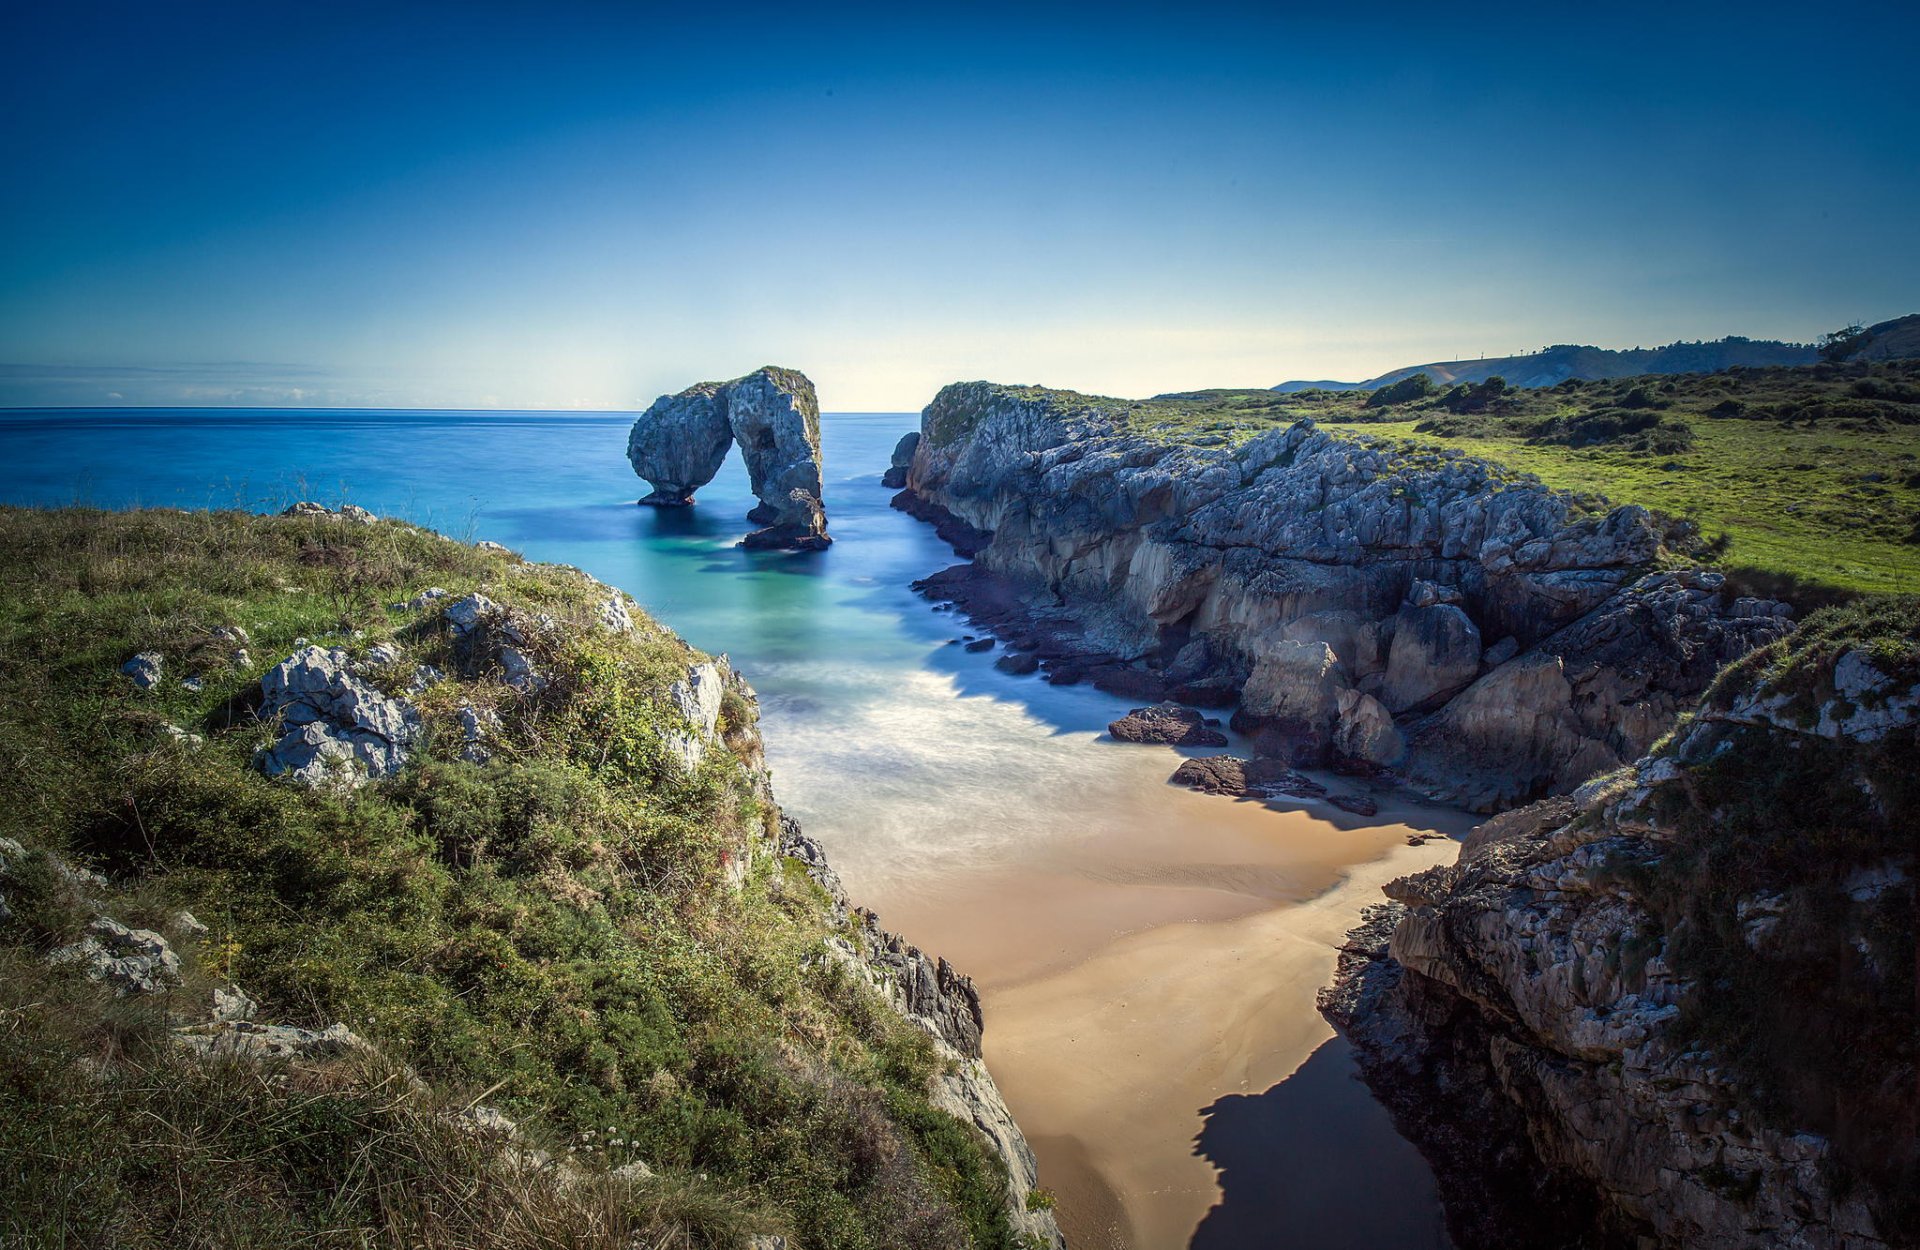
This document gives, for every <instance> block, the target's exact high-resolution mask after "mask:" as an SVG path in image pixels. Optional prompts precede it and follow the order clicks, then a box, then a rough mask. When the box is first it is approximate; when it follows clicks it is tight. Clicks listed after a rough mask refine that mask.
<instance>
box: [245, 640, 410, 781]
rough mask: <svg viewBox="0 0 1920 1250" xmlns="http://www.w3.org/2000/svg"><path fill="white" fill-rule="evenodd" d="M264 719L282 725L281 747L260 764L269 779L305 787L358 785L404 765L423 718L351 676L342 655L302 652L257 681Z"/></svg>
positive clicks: (265, 755)
mask: <svg viewBox="0 0 1920 1250" xmlns="http://www.w3.org/2000/svg"><path fill="white" fill-rule="evenodd" d="M260 694H261V703H260V708H259V713H258V714H259V716H260V719H261V720H264V721H268V722H270V723H276V724H279V725H280V726H281V727H282V728H283V730H284V732H283V733H282V734H281V736H280V739H279V741H277V742H275V743H274V744H273V745H272V746H271V747H268V748H265V749H263V750H262V751H261V752H260V754H259V757H258V759H257V763H258V764H259V766H260V769H261V771H262V772H264V773H266V774H267V775H268V776H269V777H287V778H290V779H292V780H294V781H297V782H299V783H300V784H302V785H306V786H318V785H324V784H341V785H346V786H357V785H359V784H360V783H361V782H363V781H366V780H368V779H370V778H379V777H386V776H390V775H392V774H393V773H396V772H398V771H399V770H400V768H401V767H402V766H403V765H404V764H405V763H406V760H407V752H408V749H409V748H410V747H411V746H412V745H413V743H414V740H415V738H416V737H417V736H418V735H419V733H420V716H419V713H418V712H417V711H415V710H414V707H413V705H412V704H411V703H409V702H407V701H406V700H405V699H398V698H389V697H388V696H386V695H384V694H381V693H380V691H379V690H377V689H375V688H374V687H373V686H372V685H371V684H369V683H368V682H366V681H365V680H363V679H362V678H360V677H358V676H355V675H354V672H353V669H352V661H351V659H350V658H349V656H348V655H347V653H346V652H345V651H344V650H341V649H340V648H337V647H335V648H331V649H329V648H325V647H314V646H306V647H302V648H300V649H299V650H298V651H295V652H294V653H293V654H292V655H290V656H288V657H287V658H286V659H285V660H282V661H281V662H280V663H279V664H276V665H275V666H274V667H273V668H271V669H269V670H268V672H267V675H266V676H265V677H262V678H261V679H260Z"/></svg>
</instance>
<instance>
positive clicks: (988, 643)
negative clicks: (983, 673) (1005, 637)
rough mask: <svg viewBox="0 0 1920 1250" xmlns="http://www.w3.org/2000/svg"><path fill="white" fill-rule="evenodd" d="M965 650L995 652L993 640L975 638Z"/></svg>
mask: <svg viewBox="0 0 1920 1250" xmlns="http://www.w3.org/2000/svg"><path fill="white" fill-rule="evenodd" d="M965 649H966V650H968V651H973V652H980V651H991V650H993V639H991V638H975V639H974V640H973V641H972V642H970V643H968V644H967V645H966V648H965Z"/></svg>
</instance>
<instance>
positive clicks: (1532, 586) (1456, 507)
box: [896, 383, 1789, 810]
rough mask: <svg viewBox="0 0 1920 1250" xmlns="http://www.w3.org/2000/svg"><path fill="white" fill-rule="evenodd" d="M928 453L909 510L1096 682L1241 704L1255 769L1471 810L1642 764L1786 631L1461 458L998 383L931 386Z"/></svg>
mask: <svg viewBox="0 0 1920 1250" xmlns="http://www.w3.org/2000/svg"><path fill="white" fill-rule="evenodd" d="M921 434H922V437H921V439H920V441H919V442H918V443H917V445H916V446H915V448H914V450H913V453H912V463H911V466H910V467H909V470H908V474H907V481H908V488H907V490H906V491H904V492H903V493H902V496H901V497H900V499H898V500H896V506H899V507H902V508H903V509H905V510H907V511H909V512H912V513H913V514H914V515H917V516H923V517H926V518H929V519H933V520H935V521H936V522H937V523H939V524H940V525H941V526H942V531H941V532H942V533H943V534H949V533H950V534H955V535H964V536H965V539H966V546H965V548H964V552H963V553H964V554H971V555H972V558H973V559H974V561H975V565H976V566H977V567H979V568H980V569H982V570H983V571H984V572H986V573H988V574H991V575H994V576H997V577H1000V578H1002V579H1004V580H1005V581H1006V582H1007V583H1008V584H1010V585H1013V586H1016V587H1018V588H1020V589H1021V591H1022V592H1023V593H1024V596H1025V599H1026V601H1027V603H1028V605H1029V606H1030V609H1031V610H1032V611H1033V612H1034V613H1035V614H1036V615H1038V616H1040V617H1043V618H1044V617H1046V616H1048V615H1051V614H1057V613H1060V612H1063V611H1064V612H1066V613H1070V614H1071V615H1072V616H1073V617H1074V620H1075V624H1076V626H1077V627H1078V630H1077V633H1076V634H1075V638H1076V644H1077V645H1078V646H1079V647H1080V648H1081V649H1082V650H1084V651H1085V652H1088V653H1091V655H1092V657H1093V659H1092V660H1090V662H1095V661H1097V663H1098V665H1099V666H1100V668H1101V669H1102V670H1103V671H1105V672H1107V673H1109V674H1112V673H1114V672H1115V670H1116V669H1117V668H1118V667H1119V666H1122V665H1131V666H1132V668H1133V669H1134V670H1135V671H1136V672H1137V675H1138V676H1139V678H1140V680H1141V681H1142V682H1143V683H1152V682H1159V683H1160V684H1161V688H1162V689H1163V690H1165V691H1166V692H1168V693H1169V694H1171V695H1172V697H1176V698H1179V699H1181V700H1183V701H1194V702H1199V701H1202V700H1204V701H1205V702H1206V703H1207V704H1208V705H1216V706H1217V705H1224V704H1225V703H1227V702H1229V701H1231V699H1232V696H1233V694H1234V692H1235V691H1238V693H1239V695H1240V703H1241V706H1240V708H1239V710H1238V712H1237V713H1236V715H1235V721H1234V728H1235V729H1238V730H1241V731H1242V732H1246V733H1248V734H1249V735H1252V736H1255V739H1256V743H1257V745H1259V747H1260V748H1261V749H1262V750H1263V751H1271V752H1273V753H1275V754H1277V755H1280V756H1282V757H1284V758H1286V759H1288V760H1290V761H1294V762H1297V763H1299V764H1301V765H1305V764H1317V763H1331V764H1334V765H1336V766H1347V767H1354V768H1359V769H1362V770H1365V771H1378V770H1383V769H1385V770H1393V771H1394V772H1396V773H1399V774H1400V775H1402V776H1403V777H1405V778H1407V779H1410V780H1412V781H1414V782H1415V783H1416V784H1418V785H1420V786H1421V787H1422V788H1424V789H1427V790H1429V791H1431V792H1432V793H1434V794H1435V795H1437V796H1439V797H1443V798H1446V799H1448V800H1449V801H1453V802H1460V803H1464V804H1467V805H1469V806H1472V807H1474V808H1476V809H1478V810H1494V809H1497V808H1499V807H1501V806H1505V805H1509V804H1512V803H1515V802H1522V801H1525V800H1526V799H1528V798H1531V797H1534V796H1537V795H1541V794H1545V793H1549V792H1554V791H1564V790H1567V789H1570V788H1572V787H1573V786H1574V785H1577V784H1579V782H1580V781H1582V780H1584V779H1585V777H1587V776H1589V775H1591V774H1592V772H1594V771H1595V770H1598V769H1602V768H1608V767H1615V766H1618V765H1619V764H1620V763H1621V762H1623V761H1625V760H1631V759H1634V758H1636V757H1637V756H1639V755H1641V754H1644V753H1645V751H1646V750H1647V749H1648V748H1649V747H1650V746H1651V745H1652V744H1653V742H1654V741H1655V740H1656V739H1658V738H1659V736H1660V735H1661V734H1662V733H1664V732H1665V731H1666V729H1667V728H1668V727H1669V726H1670V725H1671V724H1672V722H1673V718H1674V716H1675V715H1676V714H1677V711H1678V709H1679V708H1680V707H1681V706H1682V705H1684V704H1685V703H1686V702H1687V701H1690V700H1691V699H1692V698H1693V697H1695V696H1697V695H1698V694H1699V692H1700V691H1701V690H1702V689H1704V688H1705V686H1706V684H1707V682H1708V681H1709V680H1710V679H1711V677H1712V675H1713V673H1714V672H1715V671H1716V670H1717V669H1718V668H1719V667H1720V666H1721V665H1722V664H1724V663H1725V662H1726V661H1727V660H1729V659H1731V658H1733V657H1734V656H1737V655H1739V654H1741V653H1742V652H1744V651H1745V650H1747V649H1750V648H1752V647H1754V646H1757V645H1760V644H1762V643H1765V642H1767V641H1770V640H1772V639H1774V638H1777V637H1779V636H1780V635H1781V634H1783V633H1784V632H1785V631H1786V629H1787V628H1788V627H1789V621H1788V620H1787V618H1786V612H1787V610H1786V608H1785V606H1784V605H1781V604H1777V603H1772V602H1768V601H1757V600H1751V599H1736V598H1734V597H1733V596H1732V595H1730V594H1729V593H1727V590H1726V588H1725V585H1724V581H1723V579H1721V578H1719V576H1718V575H1717V574H1712V573H1704V572H1698V571H1694V572H1681V573H1660V574H1650V573H1648V571H1647V570H1648V569H1649V567H1650V566H1652V565H1653V564H1654V563H1655V562H1656V557H1659V556H1660V555H1661V554H1662V552H1663V551H1665V550H1666V548H1665V546H1664V545H1663V544H1664V543H1665V542H1666V540H1667V538H1668V536H1669V529H1668V527H1667V526H1666V524H1665V523H1663V522H1661V521H1659V520H1658V519H1657V518H1655V517H1653V516H1652V515H1650V514H1649V513H1648V512H1647V511H1646V510H1645V509H1643V508H1638V507H1632V506H1627V507H1618V508H1614V509H1612V510H1611V511H1608V512H1604V513H1597V514H1596V513H1589V512H1586V511H1584V510H1583V509H1582V508H1580V507H1578V506H1576V504H1575V502H1574V501H1573V500H1572V499H1571V498H1570V497H1568V496H1566V495H1564V494H1561V493H1560V492H1557V491H1553V490H1550V489H1548V488H1546V487H1545V486H1543V485H1541V484H1540V483H1539V482H1538V481H1537V480H1536V479H1533V478H1530V477H1527V476H1525V475H1518V474H1514V473H1511V472H1509V471H1507V470H1505V469H1503V468H1501V467H1500V466H1497V465H1493V464H1490V463H1488V462H1485V461H1481V460H1477V459H1475V458H1473V457H1471V456H1465V455H1461V454H1458V453H1456V452H1452V451H1440V450H1428V451H1407V450H1404V449H1400V448H1397V447H1394V446H1391V445H1387V444H1379V445H1373V444H1368V443H1363V442H1360V441H1356V440H1353V439H1349V438H1344V437H1334V436H1332V435H1330V434H1328V433H1327V432H1325V431H1322V430H1319V429H1317V428H1315V427H1314V425H1313V424H1312V423H1311V422H1301V423H1299V424H1296V425H1294V426H1292V427H1289V428H1287V429H1284V430H1275V431H1272V432H1270V433H1267V434H1262V435H1260V436H1258V437H1255V438H1253V439H1251V440H1249V441H1247V442H1245V443H1243V444H1241V445H1239V446H1237V447H1233V446H1216V447H1199V446H1180V445H1173V444H1168V443H1163V442H1159V441H1156V440H1155V439H1153V438H1150V437H1147V436H1145V435H1143V434H1139V433H1134V432H1131V431H1130V430H1129V428H1128V427H1127V425H1126V424H1125V420H1124V417H1123V414H1122V412H1121V410H1120V407H1119V406H1117V405H1113V404H1110V403H1109V402H1108V401H1101V400H1096V399H1090V398H1087V397H1081V396H1067V395H1063V394H1062V393H1058V392H1045V391H1039V390H1037V389H1035V388H1021V387H1005V386H997V385H994V384H992V383H964V384H959V385H955V386H950V387H947V388H946V389H945V390H943V391H941V392H940V394H939V395H938V396H936V397H935V399H934V402H933V403H932V404H930V405H929V406H928V407H927V409H926V411H925V412H924V413H923V414H922V417H921ZM936 581H938V579H928V583H927V585H928V586H929V587H930V588H932V587H933V585H934V583H935V582H936ZM970 610H971V609H970ZM1556 666H1557V671H1549V670H1556ZM1053 668H1054V671H1065V670H1066V669H1067V665H1066V663H1065V662H1064V661H1054V663H1053ZM1069 675H1070V674H1069ZM1504 698H1514V699H1518V700H1520V702H1519V703H1518V704H1517V705H1516V706H1517V709H1518V713H1517V715H1515V716H1513V717H1499V716H1497V715H1496V714H1495V713H1496V711H1497V709H1498V708H1499V706H1500V701H1501V700H1502V699H1504ZM1263 730H1269V731H1271V732H1267V733H1263V732H1262V731H1263Z"/></svg>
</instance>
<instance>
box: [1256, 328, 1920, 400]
mask: <svg viewBox="0 0 1920 1250" xmlns="http://www.w3.org/2000/svg"><path fill="white" fill-rule="evenodd" d="M1915 356H1920V313H1909V314H1907V315H1906V316H1904V317H1895V318H1894V319H1893V320H1892V321H1882V322H1881V323H1880V324H1879V325H1872V326H1868V327H1867V329H1866V332H1865V333H1864V334H1862V335H1861V336H1860V340H1859V341H1858V342H1856V343H1852V344H1850V345H1849V350H1848V352H1847V354H1846V359H1848V360H1910V359H1912V358H1913V357H1915ZM1308 385H1312V386H1319V385H1321V383H1318V382H1313V383H1309V384H1308ZM1274 389H1275V390H1279V389H1280V388H1279V387H1275V388H1274Z"/></svg>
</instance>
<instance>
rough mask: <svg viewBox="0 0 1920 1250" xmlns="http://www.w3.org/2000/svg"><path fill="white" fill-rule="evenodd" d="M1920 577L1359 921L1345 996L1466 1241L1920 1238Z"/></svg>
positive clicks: (1379, 1080) (1498, 827)
mask: <svg viewBox="0 0 1920 1250" xmlns="http://www.w3.org/2000/svg"><path fill="white" fill-rule="evenodd" d="M1915 606H1916V605H1915V604H1914V603H1913V602H1912V601H1906V603H1905V604H1904V605H1901V606H1899V607H1897V608H1896V609H1895V611H1894V613H1893V618H1894V629H1895V632H1894V633H1893V634H1892V636H1887V635H1882V636H1881V637H1879V638H1877V639H1875V638H1866V637H1861V636H1859V635H1858V634H1852V635H1850V633H1849V631H1850V630H1851V628H1852V627H1851V625H1850V624H1849V622H1848V620H1847V618H1845V617H1844V616H1834V617H1825V619H1823V617H1824V614H1823V617H1815V618H1813V619H1811V620H1810V621H1809V622H1808V625H1807V626H1806V627H1804V628H1803V630H1802V631H1801V632H1800V634H1796V635H1795V636H1794V637H1792V638H1790V639H1788V640H1786V642H1784V643H1777V644H1775V645H1774V646H1772V647H1770V648H1769V649H1767V650H1766V651H1764V652H1761V653H1757V654H1755V655H1754V656H1752V657H1750V658H1749V659H1748V660H1747V661H1746V662H1744V663H1741V664H1739V665H1736V666H1735V667H1734V668H1733V669H1731V670H1729V671H1728V673H1727V674H1726V675H1725V676H1723V677H1722V678H1721V679H1720V681H1719V682H1718V683H1717V684H1716V685H1715V686H1714V688H1713V689H1712V691H1711V692H1710V693H1709V695H1708V697H1707V698H1706V699H1705V700H1704V701H1703V702H1702V703H1701V704H1700V705H1699V706H1698V708H1697V710H1696V712H1695V714H1694V715H1693V716H1692V717H1691V718H1690V719H1688V720H1687V721H1685V722H1684V723H1683V724H1682V726H1681V727H1680V729H1679V730H1678V731H1676V732H1675V733H1674V734H1673V735H1672V736H1671V738H1670V739H1669V740H1668V741H1666V742H1665V743H1663V744H1662V746H1661V747H1660V749H1659V750H1658V751H1657V752H1655V753H1654V754H1652V755H1650V756H1648V757H1645V758H1642V759H1640V760H1639V761H1637V762H1636V763H1635V764H1634V765H1632V766H1631V767H1630V768H1628V769H1626V770H1624V771H1621V772H1618V773H1615V774H1610V775H1608V776H1605V777H1602V778H1600V779H1597V780H1594V781H1592V782H1589V783H1587V784H1585V785H1583V786H1581V787H1580V788H1579V789H1578V790H1576V791H1575V793H1574V794H1573V795H1572V796H1571V798H1562V799H1555V800H1548V801H1545V802H1542V803H1537V804H1534V805H1531V806H1529V807H1526V808H1521V809H1517V810H1515V811H1512V812H1508V813H1506V814H1503V815H1502V816H1500V817H1498V818H1496V819H1495V820H1492V821H1489V822H1487V823H1486V824H1485V825H1483V826H1481V827H1480V828H1479V829H1478V830H1476V831H1475V833H1474V834H1473V835H1472V836H1471V837H1469V838H1468V840H1467V841H1466V843H1465V844H1464V846H1463V847H1462V850H1461V855H1460V860H1459V862H1458V864H1455V865H1446V866H1442V867H1436V868H1431V869H1428V870H1426V871H1425V872H1422V873H1419V874H1416V875H1414V876H1412V877H1407V878H1403V879H1401V880H1399V881H1396V882H1394V883H1392V884H1391V885H1389V886H1388V887H1387V888H1386V893H1387V895H1388V897H1389V898H1390V899H1392V900H1393V902H1392V903H1390V904H1387V905H1383V906H1381V907H1379V908H1376V909H1374V910H1373V911H1371V912H1370V913H1369V915H1368V917H1367V923H1365V924H1363V925H1362V926H1361V928H1359V929H1357V930H1355V931H1354V933H1353V934H1352V935H1351V937H1350V939H1349V942H1348V944H1347V948H1346V950H1345V951H1344V952H1343V954H1342V957H1341V962H1340V969H1339V975H1338V977H1337V979H1336V981H1335V983H1334V985H1333V986H1331V987H1330V988H1329V989H1328V990H1327V991H1325V992H1324V993H1323V996H1322V1007H1323V1010H1325V1011H1326V1012H1327V1014H1328V1015H1329V1016H1330V1017H1331V1018H1332V1019H1333V1020H1334V1021H1335V1022H1336V1023H1337V1024H1338V1025H1339V1026H1340V1027H1341V1028H1342V1029H1343V1030H1344V1031H1345V1032H1346V1033H1347V1034H1348V1036H1349V1037H1350V1039H1351V1040H1352V1041H1353V1042H1354V1044H1355V1049H1356V1051H1357V1053H1358V1055H1359V1056H1360V1061H1361V1067H1362V1071H1363V1073H1364V1075H1365V1076H1366V1079H1367V1080H1368V1082H1369V1084H1370V1085H1372V1086H1373V1088H1374V1089H1375V1091H1376V1092H1377V1093H1378V1094H1379V1095H1380V1096H1381V1098H1382V1100H1383V1101H1385V1102H1386V1103H1387V1104H1388V1106H1389V1108H1390V1109H1391V1110H1392V1111H1393V1112H1394V1114H1395V1116H1396V1119H1397V1120H1398V1122H1399V1124H1400V1126H1401V1127H1402V1129H1403V1131H1405V1132H1406V1133H1407V1135H1408V1136H1409V1137H1410V1138H1411V1139H1412V1140H1413V1141H1414V1142H1415V1143H1416V1144H1417V1145H1419V1146H1420V1147H1421V1148H1422V1150H1423V1152H1424V1153H1425V1154H1426V1155H1427V1157H1428V1158H1429V1159H1430V1160H1432V1161H1433V1162H1434V1164H1435V1167H1436V1170H1437V1172H1438V1174H1439V1176H1440V1180H1441V1183H1442V1188H1443V1194H1444V1196H1445V1197H1446V1201H1447V1205H1448V1212H1449V1221H1450V1224H1451V1225H1452V1229H1453V1232H1454V1236H1455V1239H1456V1242H1457V1243H1458V1244H1460V1245H1461V1246H1463V1247H1467V1248H1471V1247H1476V1246H1494V1245H1520V1244H1524V1245H1532V1246H1541V1247H1559V1246H1568V1247H1571V1246H1583V1247H1603V1246H1623V1247H1624V1246H1639V1247H1653V1246H1657V1247H1682V1246H1724V1247H1754V1248H1755V1250H1758V1248H1759V1247H1763V1246H1795V1247H1805V1248H1808V1250H1821V1248H1826V1247H1835V1248H1838V1247H1848V1248H1852V1250H1870V1248H1874V1247H1881V1246H1912V1245H1917V1244H1920V1210H1917V1209H1916V1207H1915V1205H1914V1203H1913V1201H1912V1195H1913V1194H1914V1192H1915V1191H1916V1183H1920V1140H1916V1137H1915V1134H1914V1132H1913V1125H1914V1123H1915V1122H1916V1117H1920V1085H1917V1083H1916V1080H1915V1077H1914V1049H1913V1047H1914V1038H1915V1037H1916V1036H1917V1035H1920V1033H1917V1032H1916V1016H1915V1008H1914V999H1913V984H1914V974H1915V969H1916V968H1920V961H1916V953H1915V944H1914V914H1915V910H1916V909H1915V901H1916V899H1915V886H1914V882H1915V880H1916V877H1920V865H1917V864H1916V862H1915V861H1916V846H1915V842H1914V839H1913V836H1912V829H1913V827H1914V823H1915V821H1916V820H1920V793H1916V790H1915V786H1914V783H1913V764H1914V762H1915V761H1916V760H1920V670H1917V669H1916V668H1915V664H1914V659H1913V657H1914V656H1915V655H1916V654H1920V638H1917V637H1916V636H1915V624H1914V622H1915V620H1916V619H1920V617H1916V615H1915V611H1914V609H1915ZM1900 617H1904V620H1900V619H1898V618H1900ZM1561 680H1565V679H1564V678H1562V679H1561ZM1836 830H1844V833H1836V832H1834V831H1836Z"/></svg>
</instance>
